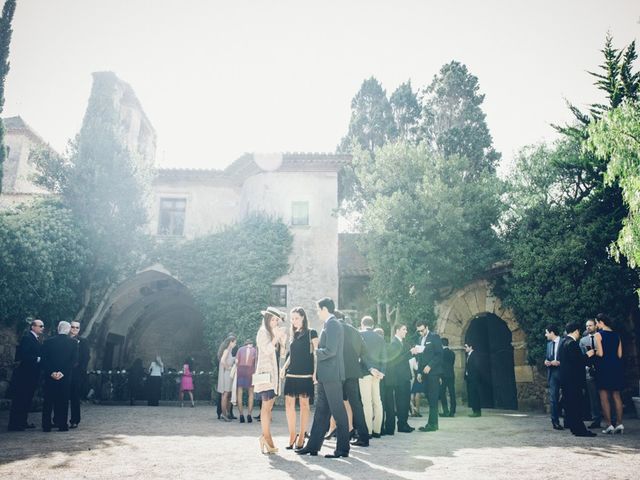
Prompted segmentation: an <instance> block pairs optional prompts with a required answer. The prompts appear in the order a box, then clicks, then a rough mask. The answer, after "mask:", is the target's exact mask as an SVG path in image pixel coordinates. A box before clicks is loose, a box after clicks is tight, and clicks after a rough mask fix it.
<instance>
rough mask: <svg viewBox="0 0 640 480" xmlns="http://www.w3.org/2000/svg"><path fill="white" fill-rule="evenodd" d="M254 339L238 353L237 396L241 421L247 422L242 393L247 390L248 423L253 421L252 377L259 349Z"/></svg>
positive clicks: (246, 343) (248, 341)
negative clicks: (254, 344)
mask: <svg viewBox="0 0 640 480" xmlns="http://www.w3.org/2000/svg"><path fill="white" fill-rule="evenodd" d="M253 343H254V342H253V340H252V339H250V338H249V339H247V340H246V341H245V342H244V345H243V346H242V347H240V348H239V349H238V353H237V354H236V365H237V370H236V378H237V381H236V388H237V389H238V391H237V393H236V398H237V400H238V410H239V412H240V413H239V415H240V423H244V422H245V417H244V404H243V401H242V395H243V393H244V390H247V409H248V415H247V419H246V421H247V423H251V422H253V417H252V416H251V415H252V413H253V384H252V383H251V377H252V376H253V374H254V373H255V371H256V360H257V359H258V351H257V350H256V347H254V346H253Z"/></svg>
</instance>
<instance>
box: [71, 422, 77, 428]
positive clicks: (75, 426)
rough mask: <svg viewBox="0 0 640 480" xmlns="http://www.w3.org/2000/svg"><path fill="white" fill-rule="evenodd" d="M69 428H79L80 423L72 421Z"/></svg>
mask: <svg viewBox="0 0 640 480" xmlns="http://www.w3.org/2000/svg"><path fill="white" fill-rule="evenodd" d="M69 428H78V424H77V423H70V424H69Z"/></svg>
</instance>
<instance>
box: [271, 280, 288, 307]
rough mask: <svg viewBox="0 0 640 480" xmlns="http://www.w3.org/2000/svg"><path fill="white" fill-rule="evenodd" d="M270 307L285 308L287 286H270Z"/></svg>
mask: <svg viewBox="0 0 640 480" xmlns="http://www.w3.org/2000/svg"><path fill="white" fill-rule="evenodd" d="M271 305H273V306H274V307H286V306H287V286H286V285H271Z"/></svg>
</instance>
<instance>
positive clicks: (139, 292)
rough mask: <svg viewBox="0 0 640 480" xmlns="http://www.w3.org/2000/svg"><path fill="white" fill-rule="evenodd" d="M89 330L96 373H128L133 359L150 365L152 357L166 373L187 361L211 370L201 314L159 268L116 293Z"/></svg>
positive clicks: (128, 282)
mask: <svg viewBox="0 0 640 480" xmlns="http://www.w3.org/2000/svg"><path fill="white" fill-rule="evenodd" d="M89 327H90V331H88V332H87V334H88V335H89V337H90V339H91V343H92V345H93V349H94V352H93V354H92V365H93V368H95V369H102V370H116V369H121V368H128V367H129V366H130V365H131V364H132V363H133V361H134V360H135V359H136V358H141V359H142V361H143V364H144V365H149V363H150V362H151V361H152V360H153V359H154V358H155V356H156V355H161V356H162V359H163V362H164V364H165V368H169V369H170V368H173V369H176V370H180V369H181V368H182V365H183V361H184V359H185V358H186V357H188V356H191V357H193V358H194V360H195V365H196V366H197V369H198V370H204V371H208V370H210V368H211V354H210V352H209V349H208V347H207V346H206V344H205V342H204V324H203V316H202V314H201V313H200V311H199V310H198V309H197V307H196V306H195V304H194V302H193V298H192V297H191V294H190V293H189V290H188V289H187V288H186V287H185V286H184V285H183V284H182V283H181V282H180V281H178V280H177V279H176V278H174V277H172V276H171V275H170V274H169V273H168V272H167V271H166V270H164V269H163V268H162V267H161V266H159V265H157V266H154V267H152V268H149V269H147V270H145V271H143V272H140V273H138V274H137V275H135V276H134V277H131V278H129V279H128V280H126V281H124V282H123V283H122V284H120V285H119V286H118V287H117V288H115V289H114V291H113V292H112V293H111V294H110V295H109V297H108V300H107V301H106V303H105V307H104V314H103V315H102V316H100V318H98V319H96V321H95V322H94V323H93V324H92V325H90V326H89Z"/></svg>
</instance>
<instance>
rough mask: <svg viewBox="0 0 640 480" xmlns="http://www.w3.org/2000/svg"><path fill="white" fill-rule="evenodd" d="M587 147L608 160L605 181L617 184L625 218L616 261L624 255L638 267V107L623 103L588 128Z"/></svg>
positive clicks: (630, 262) (639, 234) (639, 107)
mask: <svg viewBox="0 0 640 480" xmlns="http://www.w3.org/2000/svg"><path fill="white" fill-rule="evenodd" d="M589 146H590V148H591V149H592V150H593V151H594V152H595V153H596V154H597V155H598V156H599V157H601V158H608V159H609V163H608V165H607V173H606V176H605V181H606V182H607V184H608V185H615V184H617V185H619V186H620V188H621V189H622V195H623V199H624V202H625V204H626V206H627V207H628V210H629V212H628V215H627V216H626V218H625V219H624V221H623V227H622V229H621V230H620V233H619V235H618V239H617V240H616V242H615V244H613V245H612V249H611V251H612V253H613V255H614V257H615V258H616V259H617V260H620V255H624V256H625V257H626V259H627V261H628V262H629V264H630V265H631V267H633V268H637V267H638V265H640V104H639V103H638V102H637V101H632V100H630V101H626V102H624V103H623V104H621V105H619V106H618V107H617V108H615V109H614V110H612V111H611V112H609V113H608V114H606V115H605V116H603V117H602V118H601V119H600V120H599V121H597V122H595V123H592V124H591V125H590V126H589Z"/></svg>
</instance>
